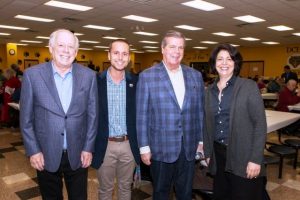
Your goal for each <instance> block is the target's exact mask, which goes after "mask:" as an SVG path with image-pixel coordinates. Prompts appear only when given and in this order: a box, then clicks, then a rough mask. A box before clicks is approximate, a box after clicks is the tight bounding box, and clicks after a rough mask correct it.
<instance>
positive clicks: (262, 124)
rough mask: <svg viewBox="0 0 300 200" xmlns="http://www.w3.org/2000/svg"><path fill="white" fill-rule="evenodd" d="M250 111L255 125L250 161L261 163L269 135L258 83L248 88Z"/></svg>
mask: <svg viewBox="0 0 300 200" xmlns="http://www.w3.org/2000/svg"><path fill="white" fill-rule="evenodd" d="M247 91H249V96H248V106H247V108H248V112H249V114H250V118H251V122H252V123H253V125H254V129H253V136H252V137H253V138H252V151H251V152H252V153H251V156H250V161H251V162H254V163H257V164H261V163H262V160H263V154H264V148H265V143H266V137H267V121H266V112H265V108H264V103H263V99H262V97H261V94H260V92H259V89H258V87H257V86H256V84H255V83H254V84H250V87H249V88H248V90H247Z"/></svg>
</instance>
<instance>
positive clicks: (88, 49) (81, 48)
mask: <svg viewBox="0 0 300 200" xmlns="http://www.w3.org/2000/svg"><path fill="white" fill-rule="evenodd" d="M78 49H80V50H87V51H90V50H93V49H92V48H83V47H80V48H78Z"/></svg>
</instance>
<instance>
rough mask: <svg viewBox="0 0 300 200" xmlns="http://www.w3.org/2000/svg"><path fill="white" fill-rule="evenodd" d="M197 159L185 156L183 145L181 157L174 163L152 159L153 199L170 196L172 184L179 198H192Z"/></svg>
mask: <svg viewBox="0 0 300 200" xmlns="http://www.w3.org/2000/svg"><path fill="white" fill-rule="evenodd" d="M194 169H195V160H192V161H188V160H187V159H186V158H185V153H184V148H183V146H182V149H181V152H180V155H179V158H178V160H177V161H175V162H174V163H165V162H161V161H155V160H151V165H150V172H151V175H152V179H153V182H152V184H153V197H152V198H153V200H167V199H169V198H170V190H171V188H172V186H174V188H175V195H176V199H177V200H191V199H192V186H193V178H194Z"/></svg>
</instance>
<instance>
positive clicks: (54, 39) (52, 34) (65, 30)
mask: <svg viewBox="0 0 300 200" xmlns="http://www.w3.org/2000/svg"><path fill="white" fill-rule="evenodd" d="M59 32H69V33H71V34H72V35H73V36H74V39H75V49H76V50H78V48H79V40H78V38H77V36H76V35H74V33H73V32H71V31H70V30H67V29H57V30H56V31H54V32H52V33H51V35H50V39H49V46H50V47H53V46H54V44H55V42H56V37H57V34H58V33H59Z"/></svg>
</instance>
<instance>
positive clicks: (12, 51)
mask: <svg viewBox="0 0 300 200" xmlns="http://www.w3.org/2000/svg"><path fill="white" fill-rule="evenodd" d="M8 52H9V55H15V53H16V52H15V50H14V49H10V50H9V51H8Z"/></svg>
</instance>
